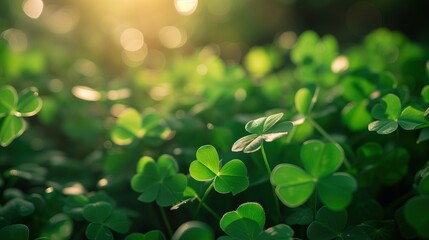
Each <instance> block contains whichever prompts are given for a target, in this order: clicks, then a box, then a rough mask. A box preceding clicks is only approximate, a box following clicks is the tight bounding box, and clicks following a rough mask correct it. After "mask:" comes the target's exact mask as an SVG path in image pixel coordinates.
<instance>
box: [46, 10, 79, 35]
mask: <svg viewBox="0 0 429 240" xmlns="http://www.w3.org/2000/svg"><path fill="white" fill-rule="evenodd" d="M43 21H44V23H45V24H46V26H47V28H48V29H49V30H50V31H51V32H53V33H56V34H66V33H68V32H70V31H72V30H73V29H74V28H75V27H76V25H77V23H78V22H79V11H78V10H77V9H76V8H74V7H62V8H60V9H52V8H47V9H46V14H44V17H43Z"/></svg>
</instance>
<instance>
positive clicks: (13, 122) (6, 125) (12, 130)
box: [0, 115, 27, 147]
mask: <svg viewBox="0 0 429 240" xmlns="http://www.w3.org/2000/svg"><path fill="white" fill-rule="evenodd" d="M26 126H27V125H26V123H25V122H24V120H23V119H22V118H20V117H17V116H14V115H8V116H7V117H6V118H5V119H4V120H3V124H2V126H1V129H0V145H1V146H3V147H6V146H7V145H9V144H10V143H11V142H12V141H13V140H14V139H15V138H17V137H19V136H21V134H22V133H23V132H24V131H25V128H26Z"/></svg>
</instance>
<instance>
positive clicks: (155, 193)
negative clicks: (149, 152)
mask: <svg viewBox="0 0 429 240" xmlns="http://www.w3.org/2000/svg"><path fill="white" fill-rule="evenodd" d="M178 171H179V166H178V165H177V162H176V160H174V158H173V157H172V156H169V155H161V156H160V157H159V158H158V161H157V162H155V161H154V160H153V159H152V158H151V157H147V156H144V157H142V158H141V159H140V160H139V162H138V164H137V174H136V175H134V176H133V178H132V179H131V187H132V189H133V190H134V191H136V192H141V193H142V194H141V195H140V196H139V198H138V199H139V200H140V201H142V202H153V201H155V200H156V203H157V204H158V205H159V206H161V207H166V206H172V205H174V204H176V203H178V202H180V201H181V200H182V198H183V192H184V191H185V188H186V185H187V179H186V176H185V175H183V174H181V173H178Z"/></svg>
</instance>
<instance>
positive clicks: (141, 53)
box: [122, 44, 148, 67]
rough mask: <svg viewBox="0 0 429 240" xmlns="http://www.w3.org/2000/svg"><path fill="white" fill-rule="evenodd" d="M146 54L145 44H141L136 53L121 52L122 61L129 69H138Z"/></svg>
mask: <svg viewBox="0 0 429 240" xmlns="http://www.w3.org/2000/svg"><path fill="white" fill-rule="evenodd" d="M147 53H148V47H147V45H146V44H143V47H142V48H140V49H139V50H137V51H134V52H130V51H126V50H124V51H122V61H123V62H124V63H125V64H126V65H128V66H129V67H138V66H140V65H141V64H142V63H143V61H144V60H145V58H146V56H147Z"/></svg>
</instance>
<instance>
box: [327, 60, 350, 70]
mask: <svg viewBox="0 0 429 240" xmlns="http://www.w3.org/2000/svg"><path fill="white" fill-rule="evenodd" d="M348 68H349V60H348V59H347V58H346V57H345V56H338V57H337V58H335V60H334V61H333V62H332V65H331V70H332V72H334V73H340V72H344V71H346V70H347V69H348Z"/></svg>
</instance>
